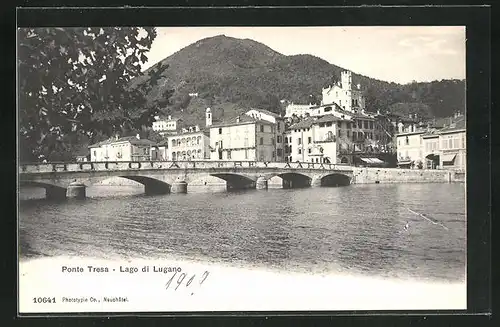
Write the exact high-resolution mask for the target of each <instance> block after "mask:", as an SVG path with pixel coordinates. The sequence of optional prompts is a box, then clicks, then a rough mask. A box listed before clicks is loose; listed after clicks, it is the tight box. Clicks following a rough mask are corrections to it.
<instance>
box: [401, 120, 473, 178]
mask: <svg viewBox="0 0 500 327" xmlns="http://www.w3.org/2000/svg"><path fill="white" fill-rule="evenodd" d="M446 121H447V122H448V124H447V125H441V124H440V125H438V128H436V127H432V126H436V125H428V126H426V127H417V128H416V127H415V126H413V127H410V128H409V129H405V130H403V132H401V133H398V134H397V135H396V139H397V155H398V166H399V167H402V168H411V167H413V168H424V169H439V168H446V169H458V170H464V169H465V167H466V161H467V160H466V152H467V150H466V128H465V117H464V116H461V115H455V116H454V117H450V118H447V119H446Z"/></svg>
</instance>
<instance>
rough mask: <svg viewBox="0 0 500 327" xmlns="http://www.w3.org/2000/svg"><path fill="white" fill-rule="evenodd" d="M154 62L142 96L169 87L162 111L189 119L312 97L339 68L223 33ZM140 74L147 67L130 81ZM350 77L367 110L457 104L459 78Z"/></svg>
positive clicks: (452, 107) (461, 102)
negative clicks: (153, 76) (155, 76)
mask: <svg viewBox="0 0 500 327" xmlns="http://www.w3.org/2000/svg"><path fill="white" fill-rule="evenodd" d="M161 63H162V64H163V65H168V66H169V68H168V69H166V70H165V72H164V73H163V76H164V77H165V78H164V79H163V80H162V81H161V82H160V83H159V85H160V86H158V87H156V88H155V89H153V90H152V91H151V92H150V93H149V94H148V100H149V101H153V100H155V99H158V98H159V97H161V94H163V93H164V91H165V90H167V89H173V90H174V91H175V92H174V95H173V97H172V98H171V104H170V105H169V106H168V107H166V108H162V111H163V112H164V113H165V114H172V115H175V116H180V117H182V118H184V119H187V120H189V121H193V123H202V122H203V121H204V110H205V108H206V107H212V108H214V109H217V110H218V111H217V113H215V114H214V117H215V118H219V119H221V118H223V117H226V116H234V115H235V114H236V113H237V112H238V111H242V110H244V108H248V107H259V108H263V109H268V110H271V111H274V112H279V111H280V110H283V108H282V105H281V104H280V100H281V99H286V100H288V101H292V102H295V103H309V102H318V101H319V100H320V99H321V89H322V87H325V86H327V85H329V84H331V83H332V81H334V80H337V79H339V78H340V72H341V71H342V70H343V69H342V68H341V67H338V66H335V65H332V64H330V63H328V62H326V61H325V60H323V59H321V58H318V57H315V56H312V55H293V56H285V55H283V54H280V53H278V52H276V51H274V50H273V49H271V48H269V47H268V46H266V45H264V44H262V43H259V42H256V41H253V40H250V39H236V38H231V37H226V36H224V35H219V36H215V37H211V38H206V39H202V40H200V41H197V42H195V43H193V44H191V45H189V46H187V47H185V48H183V49H181V50H179V51H178V52H176V53H174V54H173V55H171V56H169V57H167V58H165V59H164V60H162V62H161ZM145 78H148V77H147V74H146V76H143V77H141V78H139V79H137V80H135V81H133V85H134V84H135V83H137V82H139V81H141V80H144V79H145ZM353 83H354V84H358V83H359V84H361V87H362V89H363V90H364V93H365V96H366V103H367V109H368V110H371V111H376V110H377V109H379V110H382V111H385V110H389V111H395V112H398V113H401V114H405V115H406V114H408V113H414V112H417V113H419V114H420V115H422V116H429V117H444V116H450V115H452V114H453V113H454V112H455V111H457V110H459V111H462V112H463V111H464V108H465V81H457V80H443V81H435V82H431V83H412V84H407V85H400V84H396V83H388V82H384V81H379V80H376V79H372V78H369V77H366V76H362V75H359V74H356V73H355V72H353ZM189 93H198V97H194V98H192V97H189V95H188V94H189ZM220 115H223V117H220ZM218 116H219V117H218Z"/></svg>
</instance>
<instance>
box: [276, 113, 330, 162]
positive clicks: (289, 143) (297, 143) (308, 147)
mask: <svg viewBox="0 0 500 327" xmlns="http://www.w3.org/2000/svg"><path fill="white" fill-rule="evenodd" d="M338 120H339V119H338V118H337V117H335V116H333V115H326V116H323V117H320V118H318V117H308V118H306V119H304V120H302V121H300V122H298V123H296V124H293V125H292V126H290V128H289V130H288V131H287V132H286V134H285V156H286V161H288V162H295V161H300V162H314V163H336V162H337V143H336V141H337V140H336V138H337V137H336V135H337V122H338Z"/></svg>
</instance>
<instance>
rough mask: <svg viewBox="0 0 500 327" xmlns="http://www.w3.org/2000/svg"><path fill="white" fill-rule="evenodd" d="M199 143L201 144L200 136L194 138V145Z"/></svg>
mask: <svg viewBox="0 0 500 327" xmlns="http://www.w3.org/2000/svg"><path fill="white" fill-rule="evenodd" d="M200 142H201V136H198V137H197V138H196V144H200Z"/></svg>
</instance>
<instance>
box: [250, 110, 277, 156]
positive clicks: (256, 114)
mask: <svg viewBox="0 0 500 327" xmlns="http://www.w3.org/2000/svg"><path fill="white" fill-rule="evenodd" d="M245 114H246V115H247V116H250V117H253V118H254V119H258V120H266V121H268V122H270V123H272V124H274V140H275V141H276V153H275V161H284V160H285V157H284V143H285V142H284V133H285V119H284V117H281V116H280V115H278V114H276V113H274V112H271V111H268V110H264V109H251V110H249V111H247V112H246V113H245Z"/></svg>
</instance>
